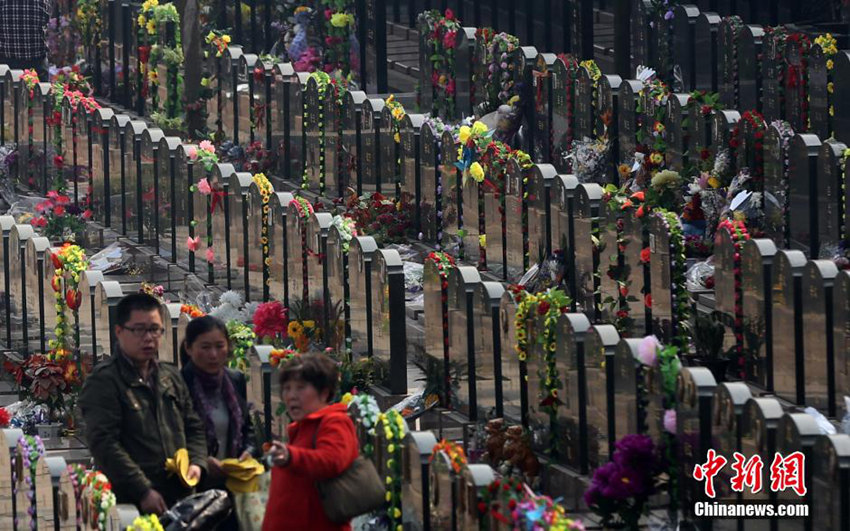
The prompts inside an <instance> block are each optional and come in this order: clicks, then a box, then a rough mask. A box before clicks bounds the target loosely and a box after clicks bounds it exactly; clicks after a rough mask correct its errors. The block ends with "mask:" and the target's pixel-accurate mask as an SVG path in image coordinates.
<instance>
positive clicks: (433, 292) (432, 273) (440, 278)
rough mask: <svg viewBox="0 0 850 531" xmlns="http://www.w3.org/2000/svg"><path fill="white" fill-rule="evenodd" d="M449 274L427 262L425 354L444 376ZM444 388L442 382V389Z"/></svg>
mask: <svg viewBox="0 0 850 531" xmlns="http://www.w3.org/2000/svg"><path fill="white" fill-rule="evenodd" d="M448 273H449V271H448V270H444V271H443V272H442V274H441V272H440V269H439V268H438V267H437V265H436V262H435V261H434V260H432V259H428V260H425V266H424V268H423V274H422V280H423V282H422V284H423V286H422V289H423V303H424V317H425V354H426V355H427V356H429V357H430V358H432V359H431V360H430V361H429V363H432V364H433V365H435V366H436V365H439V366H442V367H443V374H446V372H445V371H447V370H448V366H449V321H448V318H449V317H448V301H449V293H448V290H449V283H448ZM444 386H445V382H442V383H441V384H440V388H441V389H443V387H444ZM444 399H445V397H444Z"/></svg>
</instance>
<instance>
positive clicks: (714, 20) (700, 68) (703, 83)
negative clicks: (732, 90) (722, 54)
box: [694, 11, 721, 92]
mask: <svg viewBox="0 0 850 531" xmlns="http://www.w3.org/2000/svg"><path fill="white" fill-rule="evenodd" d="M720 21H721V18H720V16H719V15H718V14H717V13H714V12H705V11H703V12H702V13H700V14H699V16H698V17H697V20H696V24H695V27H694V50H699V60H696V61H695V67H694V70H695V75H694V82H695V83H696V85H695V88H696V89H698V90H707V91H710V92H717V89H718V79H719V76H718V72H717V70H718V66H719V60H718V40H719V28H720ZM695 53H696V52H695ZM703 54H705V55H703Z"/></svg>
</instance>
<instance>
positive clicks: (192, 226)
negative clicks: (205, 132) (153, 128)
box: [169, 144, 204, 273]
mask: <svg viewBox="0 0 850 531" xmlns="http://www.w3.org/2000/svg"><path fill="white" fill-rule="evenodd" d="M193 149H194V150H197V146H195V145H192V144H180V147H178V148H177V154H176V159H175V161H174V163H175V166H176V167H175V178H174V188H173V190H171V191H170V192H171V194H172V195H171V204H172V205H173V208H172V211H171V212H170V214H169V216H170V221H171V227H170V231H171V233H172V234H173V235H174V236H173V238H174V244H173V247H174V251H175V254H174V260H173V261H174V262H176V263H177V264H179V265H181V266H183V267H184V268H186V269H188V270H189V272H191V273H194V272H195V264H196V260H195V255H194V253H190V252H189V247H188V246H187V245H186V244H185V242H186V240H187V238H194V237H196V236H199V234H200V229H201V227H200V226H199V225H198V224H196V223H195V221H196V213H197V214H200V213H199V212H196V210H195V202H196V198H195V196H196V195H201V194H200V192H197V184H196V181H197V180H200V178H201V177H202V176H203V172H204V168H203V166H201V165H198V166H197V167H196V166H195V161H193V160H192V158H191V157H190V156H189V153H190V152H191V150H193ZM196 175H197V177H196ZM193 187H195V191H192V190H193ZM200 239H202V238H199V240H200Z"/></svg>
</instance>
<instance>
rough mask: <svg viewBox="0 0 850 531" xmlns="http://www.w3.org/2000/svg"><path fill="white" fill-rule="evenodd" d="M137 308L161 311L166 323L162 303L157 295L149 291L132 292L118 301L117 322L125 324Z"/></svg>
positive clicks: (116, 309) (163, 320) (116, 308)
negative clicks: (150, 293)
mask: <svg viewBox="0 0 850 531" xmlns="http://www.w3.org/2000/svg"><path fill="white" fill-rule="evenodd" d="M135 310H140V311H143V312H150V311H152V310H157V311H159V314H160V316H161V317H162V322H163V323H165V315H164V314H163V311H162V303H160V302H159V300H158V299H157V298H156V297H153V296H152V295H148V294H147V293H131V294H129V295H127V296H125V297H124V298H123V299H121V300H120V301H118V304H117V305H115V324H116V325H118V326H124V325H125V324H127V321H129V320H130V315H131V314H132V313H133V311H135Z"/></svg>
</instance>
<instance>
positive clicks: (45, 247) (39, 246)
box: [25, 236, 76, 352]
mask: <svg viewBox="0 0 850 531" xmlns="http://www.w3.org/2000/svg"><path fill="white" fill-rule="evenodd" d="M58 250H59V249H58V248H56V247H51V246H50V240H48V239H47V238H45V237H43V236H34V237H32V238H30V239H29V240H28V241H27V246H26V252H25V254H26V258H25V259H26V261H27V262H28V265H27V279H26V283H27V308H28V309H29V313H28V314H27V317H28V318H29V316H30V315H32V316H33V317H34V320H35V323H34V324H37V326H38V328H37V329H36V330H35V332H36V333H37V334H38V341H39V351H40V352H47V341H48V339H49V338H53V337H54V332H53V330H54V329H55V328H56V311H55V310H54V307H55V304H56V299H55V292H54V291H53V288H52V287H51V281H52V279H53V271H54V268H53V264H52V263H51V260H50V255H51V254H52V253H54V252H56V251H58ZM70 324H71V328H72V333H73V329H74V328H75V326H76V325H75V324H74V323H73V319H72V322H71V323H70ZM48 336H49V337H48Z"/></svg>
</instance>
